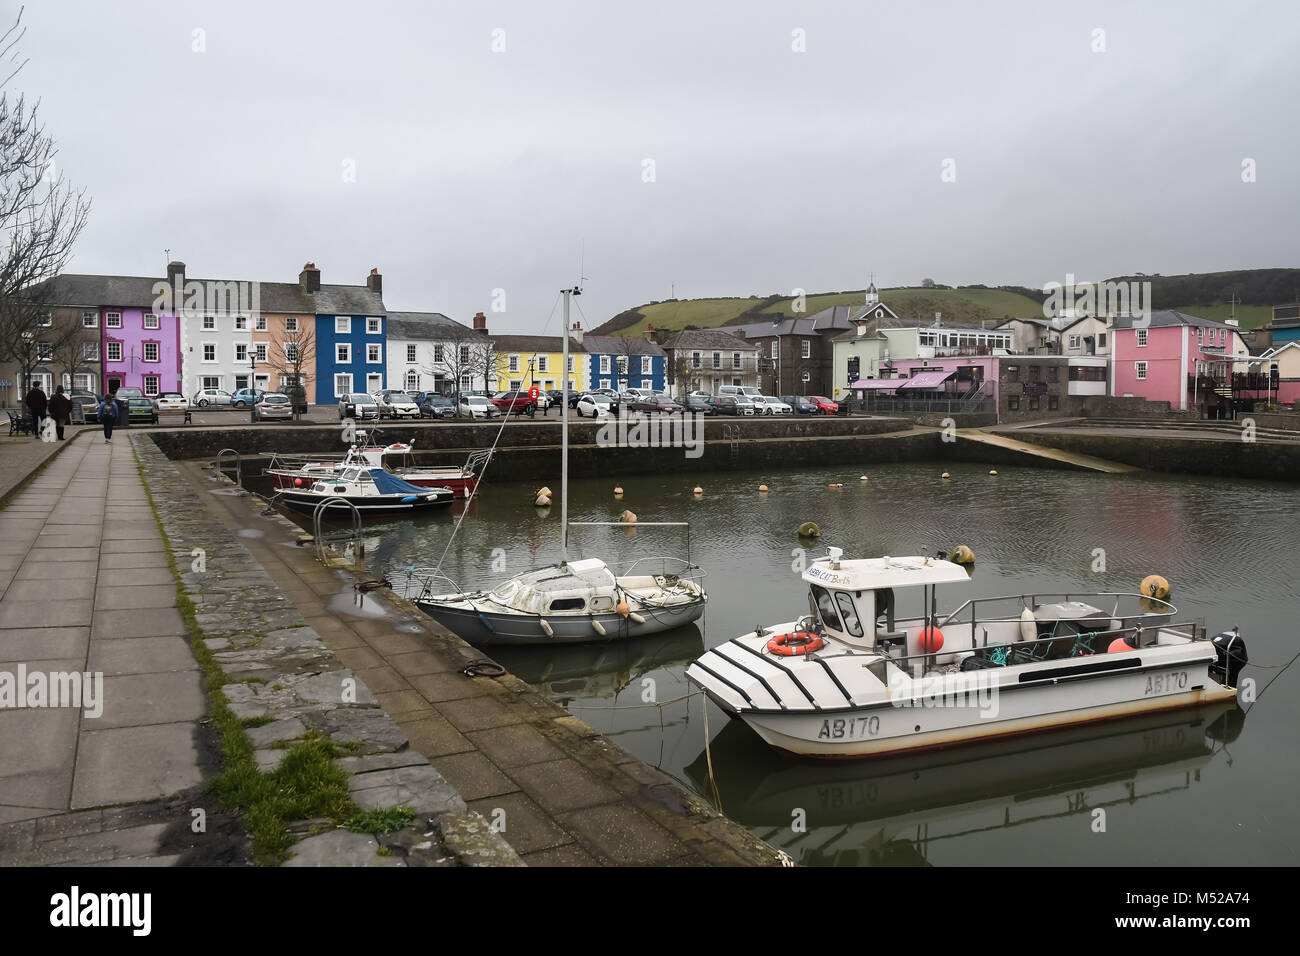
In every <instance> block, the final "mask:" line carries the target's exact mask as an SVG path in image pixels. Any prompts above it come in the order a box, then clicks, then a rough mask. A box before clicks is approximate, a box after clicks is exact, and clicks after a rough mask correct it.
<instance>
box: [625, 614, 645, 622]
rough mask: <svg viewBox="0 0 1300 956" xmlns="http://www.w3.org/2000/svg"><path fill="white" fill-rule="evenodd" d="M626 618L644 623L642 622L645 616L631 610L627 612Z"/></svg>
mask: <svg viewBox="0 0 1300 956" xmlns="http://www.w3.org/2000/svg"><path fill="white" fill-rule="evenodd" d="M628 619H629V620H632V621H636V622H637V623H638V624H644V623H645V618H643V617H642V616H641V615H640V614H638V613H637V612H636V611H632V612H631V613H629V614H628Z"/></svg>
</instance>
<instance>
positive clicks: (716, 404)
mask: <svg viewBox="0 0 1300 956" xmlns="http://www.w3.org/2000/svg"><path fill="white" fill-rule="evenodd" d="M705 401H706V402H708V403H709V405H710V406H711V407H712V408H713V414H715V415H743V414H745V412H744V409H742V408H741V407H740V403H739V402H737V401H736V399H735V396H733V395H711V396H710V397H709V398H707V399H705Z"/></svg>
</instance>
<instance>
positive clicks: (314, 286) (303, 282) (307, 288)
mask: <svg viewBox="0 0 1300 956" xmlns="http://www.w3.org/2000/svg"><path fill="white" fill-rule="evenodd" d="M298 285H300V286H301V287H302V291H303V292H319V291H320V270H319V269H317V268H316V263H314V262H309V263H307V264H306V265H305V266H303V267H302V272H299V273H298Z"/></svg>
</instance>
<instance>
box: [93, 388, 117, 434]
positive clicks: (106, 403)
mask: <svg viewBox="0 0 1300 956" xmlns="http://www.w3.org/2000/svg"><path fill="white" fill-rule="evenodd" d="M98 411H99V423H100V424H101V425H103V426H104V441H105V442H108V443H109V444H112V442H113V426H114V425H115V424H117V403H116V402H114V401H113V399H112V397H111V396H109V395H105V396H104V400H103V401H102V402H100V403H99V409H98Z"/></svg>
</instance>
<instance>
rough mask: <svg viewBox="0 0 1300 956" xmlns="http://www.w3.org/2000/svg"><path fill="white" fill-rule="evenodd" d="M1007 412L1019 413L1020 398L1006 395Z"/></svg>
mask: <svg viewBox="0 0 1300 956" xmlns="http://www.w3.org/2000/svg"><path fill="white" fill-rule="evenodd" d="M1007 410H1008V411H1012V412H1016V411H1019V410H1020V396H1019V395H1008V396H1007Z"/></svg>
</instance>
